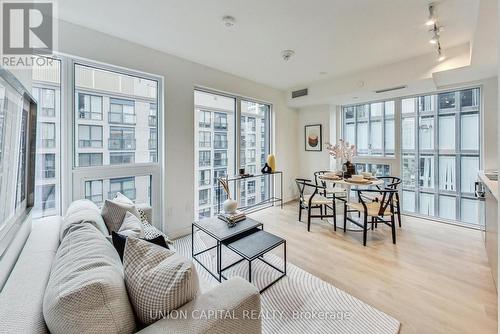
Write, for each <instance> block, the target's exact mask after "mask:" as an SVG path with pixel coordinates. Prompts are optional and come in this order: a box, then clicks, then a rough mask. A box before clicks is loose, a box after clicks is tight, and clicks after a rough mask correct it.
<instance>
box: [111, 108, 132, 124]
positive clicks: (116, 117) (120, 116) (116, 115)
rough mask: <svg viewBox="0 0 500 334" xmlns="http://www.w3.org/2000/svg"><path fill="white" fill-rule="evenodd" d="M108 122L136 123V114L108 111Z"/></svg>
mask: <svg viewBox="0 0 500 334" xmlns="http://www.w3.org/2000/svg"><path fill="white" fill-rule="evenodd" d="M108 116H109V119H108V122H109V123H113V124H128V125H135V124H136V116H135V114H124V113H120V112H111V111H110V112H109V113H108Z"/></svg>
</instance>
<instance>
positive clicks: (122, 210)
mask: <svg viewBox="0 0 500 334" xmlns="http://www.w3.org/2000/svg"><path fill="white" fill-rule="evenodd" d="M127 212H130V213H131V214H133V215H134V216H136V217H139V212H138V211H137V209H136V207H135V205H134V204H128V203H123V202H119V201H114V200H113V201H110V200H108V199H107V200H105V201H104V205H103V206H102V210H101V215H102V218H104V223H106V227H107V228H108V230H109V233H110V234H111V232H117V231H118V230H120V226H122V222H123V219H124V218H125V215H126V214H127Z"/></svg>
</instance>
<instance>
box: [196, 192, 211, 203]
mask: <svg viewBox="0 0 500 334" xmlns="http://www.w3.org/2000/svg"><path fill="white" fill-rule="evenodd" d="M199 194H200V195H199V197H198V205H206V204H210V189H202V190H200V191H199Z"/></svg>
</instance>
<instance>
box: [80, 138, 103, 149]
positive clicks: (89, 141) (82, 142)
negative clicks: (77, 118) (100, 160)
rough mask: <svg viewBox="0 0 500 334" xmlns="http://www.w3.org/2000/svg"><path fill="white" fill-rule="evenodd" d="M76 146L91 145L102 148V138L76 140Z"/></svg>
mask: <svg viewBox="0 0 500 334" xmlns="http://www.w3.org/2000/svg"><path fill="white" fill-rule="evenodd" d="M78 147H80V148H85V147H92V148H102V140H97V139H80V140H78Z"/></svg>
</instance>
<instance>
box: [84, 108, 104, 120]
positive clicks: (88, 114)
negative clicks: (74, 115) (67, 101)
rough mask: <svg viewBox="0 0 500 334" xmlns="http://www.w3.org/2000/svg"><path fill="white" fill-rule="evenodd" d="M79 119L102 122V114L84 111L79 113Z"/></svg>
mask: <svg viewBox="0 0 500 334" xmlns="http://www.w3.org/2000/svg"><path fill="white" fill-rule="evenodd" d="M78 117H79V118H80V119H91V120H94V121H101V120H102V113H101V112H92V111H83V110H80V111H79V112H78Z"/></svg>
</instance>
